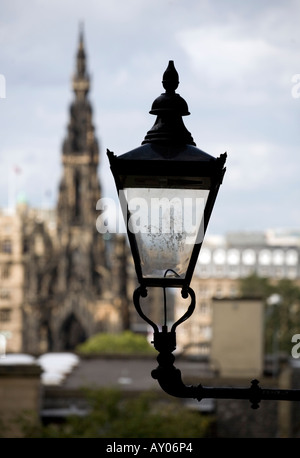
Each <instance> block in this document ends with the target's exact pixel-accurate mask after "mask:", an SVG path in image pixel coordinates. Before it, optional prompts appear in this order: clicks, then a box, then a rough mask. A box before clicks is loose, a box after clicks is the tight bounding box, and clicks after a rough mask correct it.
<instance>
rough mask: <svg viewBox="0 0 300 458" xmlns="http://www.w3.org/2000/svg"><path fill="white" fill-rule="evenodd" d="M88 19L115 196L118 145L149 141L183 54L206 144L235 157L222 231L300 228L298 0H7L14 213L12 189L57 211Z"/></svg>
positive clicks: (4, 113) (1, 197)
mask: <svg viewBox="0 0 300 458" xmlns="http://www.w3.org/2000/svg"><path fill="white" fill-rule="evenodd" d="M81 21H82V22H83V23H84V37H85V44H86V51H87V58H88V70H89V72H90V75H91V79H92V87H91V92H90V100H91V102H92V106H93V109H94V124H95V127H96V133H97V137H98V140H99V143H100V147H101V158H100V170H99V175H100V178H101V184H102V191H103V196H105V197H115V189H114V183H113V180H112V177H111V174H110V171H109V167H108V160H107V157H106V149H107V148H109V149H110V150H112V151H114V152H115V153H116V154H117V155H119V154H122V153H125V152H126V151H128V150H130V149H132V148H135V147H136V146H139V145H140V144H141V142H142V141H143V139H144V137H145V134H146V132H147V131H148V130H149V129H150V128H151V126H152V125H153V123H154V121H155V118H154V116H152V115H150V114H149V110H150V108H151V105H152V102H153V100H154V99H155V98H156V97H157V96H158V95H159V94H160V93H161V92H163V88H162V86H161V79H162V74H163V72H164V70H165V68H166V67H167V64H168V61H169V60H174V62H175V67H176V69H177V71H178V73H179V78H180V85H179V88H178V90H177V92H178V93H179V94H180V95H181V96H182V97H183V98H184V99H185V100H186V101H187V103H188V106H189V110H190V112H191V115H190V116H189V117H185V118H184V122H185V125H186V127H187V128H188V130H189V131H190V132H191V134H192V136H193V138H194V140H195V142H196V143H197V146H198V148H200V149H202V150H204V151H206V152H207V153H209V154H212V155H214V156H219V155H220V154H221V153H223V152H225V151H227V153H228V159H227V172H226V175H225V179H224V183H223V185H222V187H221V189H220V193H219V196H218V200H217V203H216V205H215V209H214V212H213V215H212V218H211V222H210V232H211V233H226V232H228V231H238V230H264V229H267V228H295V229H299V228H300V210H299V207H300V199H299V198H300V167H299V166H300V151H299V150H300V148H299V145H300V97H299V98H297V97H295V95H296V96H297V95H298V90H297V86H296V82H297V81H298V80H297V75H299V74H300V1H299V0H286V1H282V0H281V1H276V0H252V1H238V0H109V1H104V0H85V1H74V0H73V1H71V0H59V1H58V0H51V1H49V0H27V1H24V0H2V1H1V4H0V57H1V58H0V74H1V75H3V76H2V77H0V84H2V87H0V95H1V94H2V97H3V83H4V78H5V83H6V97H5V98H0V126H1V128H0V133H1V137H0V138H1V143H0V206H1V207H7V205H8V203H9V201H10V192H12V189H13V185H15V189H16V193H20V192H23V193H25V195H26V196H27V199H28V201H29V204H30V205H32V206H38V207H39V206H42V205H44V206H45V205H48V206H51V205H52V206H54V205H55V204H56V199H57V189H58V185H59V180H60V177H61V171H62V170H61V146H62V142H63V139H64V137H65V134H66V128H67V123H68V117H69V105H70V102H71V100H72V97H73V94H72V91H71V76H72V73H73V71H74V69H75V56H76V51H77V46H78V35H79V23H80V22H81ZM293 78H294V80H293ZM299 81H300V77H299ZM293 95H294V97H293ZM299 95H300V87H299ZM15 167H18V168H19V169H20V172H21V173H19V174H17V173H15V171H14V170H15ZM9 190H11V191H9ZM95 219H96V210H95Z"/></svg>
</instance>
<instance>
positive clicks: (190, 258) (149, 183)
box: [107, 61, 270, 407]
mask: <svg viewBox="0 0 300 458" xmlns="http://www.w3.org/2000/svg"><path fill="white" fill-rule="evenodd" d="M162 84H163V87H164V88H165V93H163V94H161V95H160V96H159V97H158V98H157V99H156V100H155V101H154V102H153V104H152V108H151V111H150V113H151V114H153V115H156V121H155V123H154V125H153V127H152V128H151V129H150V130H149V131H148V132H147V135H146V137H145V139H144V141H143V142H142V144H141V146H139V147H137V148H135V149H133V150H132V151H129V152H128V153H125V154H123V155H121V156H115V155H114V153H112V152H111V151H109V150H108V151H107V154H108V158H109V161H110V166H111V171H112V174H113V176H114V179H115V183H116V187H117V191H118V195H119V199H120V203H121V207H122V210H123V214H124V219H125V223H126V226H127V234H128V239H129V243H130V247H131V251H132V256H133V260H134V264H135V270H136V274H137V279H138V282H139V284H140V286H139V287H138V288H137V289H136V290H135V292H134V296H133V299H134V305H135V308H136V310H137V312H138V313H139V314H140V316H141V317H142V318H143V319H144V320H145V321H146V322H148V323H149V324H150V325H151V326H152V328H153V330H154V346H155V348H156V349H157V350H158V352H159V356H158V358H157V360H158V362H159V366H158V368H157V369H156V370H154V371H153V372H152V376H153V377H154V378H155V379H157V380H158V382H159V384H160V385H161V387H162V388H163V389H164V390H165V391H166V392H167V393H169V394H171V395H174V396H177V397H183V398H196V399H198V400H201V399H203V398H204V397H208V398H214V397H215V398H217V397H222V398H224V397H225V398H226V397H228V398H239V399H245V398H248V399H250V400H251V402H252V406H253V407H258V402H259V400H260V399H269V398H268V397H262V396H270V394H269V393H268V394H266V391H268V392H269V391H270V390H262V389H261V388H260V387H258V384H257V381H253V383H252V386H251V387H250V388H246V389H240V388H236V389H234V388H207V387H203V386H202V385H199V386H197V387H191V386H189V387H187V386H185V385H184V384H183V382H182V380H181V373H180V371H179V370H178V369H176V368H175V367H174V366H173V362H174V359H175V358H174V355H173V354H172V352H173V351H174V350H175V348H176V332H175V331H176V328H177V326H178V325H179V324H180V323H182V322H183V321H185V320H186V319H188V318H189V317H190V316H191V315H192V313H193V311H194V309H195V305H196V304H195V294H194V291H193V290H192V289H191V287H190V282H191V280H192V275H193V272H194V268H195V264H196V262H197V259H198V255H199V252H200V249H201V246H202V242H203V238H204V235H205V232H206V229H207V226H208V222H209V219H210V216H211V213H212V210H213V207H214V203H215V200H216V197H217V194H218V191H219V187H220V185H221V183H222V180H223V176H224V173H225V168H224V164H225V161H226V153H224V154H221V155H220V157H218V158H215V157H213V156H211V155H209V154H207V153H205V152H203V151H201V150H200V149H198V148H197V147H196V144H195V142H194V140H193V138H192V136H191V134H190V132H189V131H188V130H187V129H186V127H185V125H184V123H183V120H182V117H183V116H187V115H189V114H190V113H189V110H188V106H187V103H186V102H185V100H184V99H183V98H182V97H181V96H180V95H179V94H177V93H176V92H175V91H176V89H177V87H178V84H179V79H178V73H177V71H176V69H175V67H174V63H173V61H170V62H169V65H168V67H167V69H166V71H165V72H164V74H163V81H162ZM149 287H161V288H163V290H164V292H165V288H181V294H182V297H183V298H187V297H188V296H190V305H189V307H188V308H187V311H186V312H185V314H184V315H183V316H182V317H181V318H180V319H179V320H178V321H177V322H176V323H174V324H173V325H172V327H171V329H170V331H169V330H168V327H167V316H166V302H165V303H164V316H163V320H162V323H161V324H160V325H159V324H156V323H154V322H153V321H152V320H151V319H150V318H149V317H147V316H146V315H145V314H144V312H143V310H142V307H141V305H140V298H141V297H145V296H146V295H147V288H149ZM165 297H166V296H165V295H164V298H165ZM232 390H234V391H232ZM263 391H264V393H262V392H263Z"/></svg>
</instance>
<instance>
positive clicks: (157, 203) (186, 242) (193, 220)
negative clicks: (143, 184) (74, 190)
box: [124, 188, 209, 278]
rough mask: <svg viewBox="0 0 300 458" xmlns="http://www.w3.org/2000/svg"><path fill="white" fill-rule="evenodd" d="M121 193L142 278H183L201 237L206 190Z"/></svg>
mask: <svg viewBox="0 0 300 458" xmlns="http://www.w3.org/2000/svg"><path fill="white" fill-rule="evenodd" d="M124 194H125V199H126V201H127V210H128V213H127V215H128V220H127V224H128V231H130V232H131V233H133V234H134V236H135V239H136V243H137V248H138V252H139V258H140V259H139V261H140V264H141V268H142V274H143V277H144V278H163V277H174V276H176V277H181V278H184V277H185V275H186V271H187V268H188V266H189V262H190V258H191V255H192V251H193V248H194V245H195V244H197V243H201V242H202V240H203V236H204V230H203V227H204V221H203V214H204V209H205V205H206V201H207V197H208V194H209V190H207V189H170V188H163V189H162V188H127V189H125V190H124Z"/></svg>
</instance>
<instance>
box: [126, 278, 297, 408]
mask: <svg viewBox="0 0 300 458" xmlns="http://www.w3.org/2000/svg"><path fill="white" fill-rule="evenodd" d="M188 295H190V297H191V302H190V305H189V307H188V309H187V311H186V312H185V314H184V315H183V316H182V317H181V318H180V319H179V320H178V321H176V323H174V324H173V326H172V328H171V332H168V331H167V327H166V326H163V329H162V331H159V329H158V326H157V325H156V324H155V323H153V321H152V320H150V318H148V317H147V316H146V315H145V314H144V312H143V311H142V309H141V306H140V297H146V296H147V290H146V288H144V287H142V286H140V287H138V288H137V289H136V290H135V291H134V294H133V301H134V305H135V308H136V310H137V312H138V314H139V315H140V317H141V318H142V319H143V320H145V321H146V322H147V323H149V324H150V326H152V328H153V331H154V347H155V348H156V350H157V351H158V352H159V355H158V357H157V362H158V363H159V365H158V367H157V368H156V369H154V370H153V371H152V373H151V375H152V377H153V378H154V379H156V380H157V381H158V383H159V385H160V386H161V388H162V389H163V390H164V391H165V392H166V393H167V394H169V395H171V396H175V397H178V398H192V399H197V400H198V401H201V400H202V399H205V398H206V399H248V400H249V401H250V403H251V407H252V408H253V409H258V407H259V403H260V401H262V400H273V401H275V400H277V401H300V390H280V389H268V388H267V389H266V388H261V387H260V386H259V382H258V380H252V381H251V385H250V387H248V388H236V387H207V386H203V385H201V384H199V385H197V386H193V385H185V384H184V383H183V381H182V378H181V371H180V370H179V369H177V368H176V367H175V366H174V365H173V363H174V361H175V356H174V355H173V353H172V352H173V351H174V350H175V349H176V332H175V329H176V327H177V326H178V325H179V324H181V323H183V322H184V321H185V320H187V319H188V318H189V317H190V316H191V315H192V313H193V311H194V310H195V303H196V301H195V293H194V291H193V290H192V289H191V288H187V289H186V290H185V291H183V292H182V296H183V297H187V296H188Z"/></svg>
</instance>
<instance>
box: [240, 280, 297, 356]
mask: <svg viewBox="0 0 300 458" xmlns="http://www.w3.org/2000/svg"><path fill="white" fill-rule="evenodd" d="M240 293H241V295H242V296H252V297H260V298H261V299H262V300H263V301H264V304H265V342H266V352H273V351H274V348H276V350H277V351H281V352H287V353H290V351H291V338H292V336H293V335H294V334H298V333H300V287H299V286H298V285H297V283H296V282H295V281H293V280H290V279H286V278H285V279H280V280H278V281H276V282H275V281H271V280H270V279H268V278H263V277H259V276H257V275H255V274H253V275H251V276H249V277H246V278H242V279H241V280H240Z"/></svg>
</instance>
